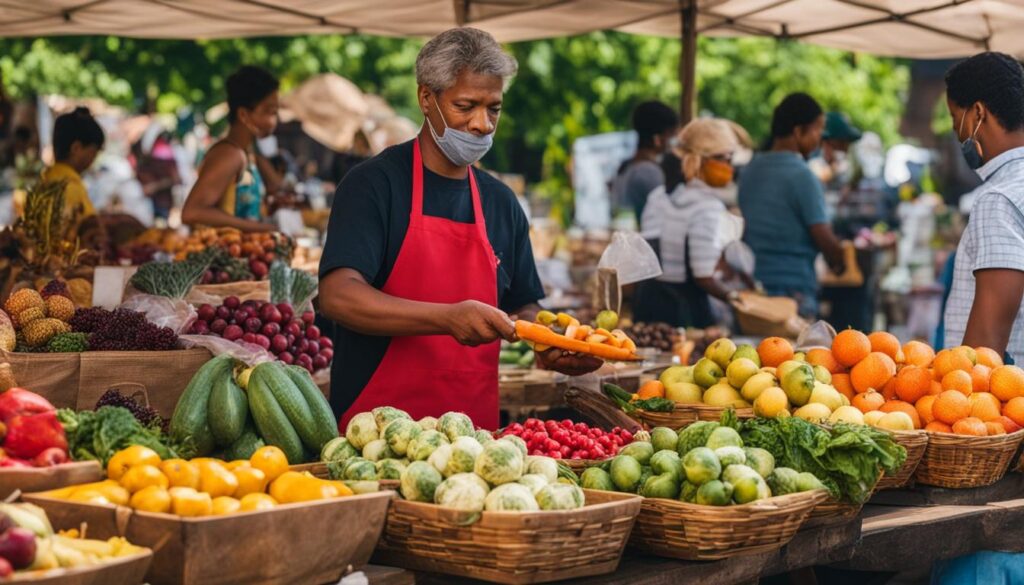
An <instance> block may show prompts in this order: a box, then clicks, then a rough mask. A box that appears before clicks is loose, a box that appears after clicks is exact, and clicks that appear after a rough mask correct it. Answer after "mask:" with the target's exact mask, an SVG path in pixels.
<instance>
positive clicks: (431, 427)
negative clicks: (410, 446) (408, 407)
mask: <svg viewBox="0 0 1024 585" xmlns="http://www.w3.org/2000/svg"><path fill="white" fill-rule="evenodd" d="M416 422H418V423H419V425H420V428H421V429H423V430H424V431H436V430H437V419H436V418H434V417H432V416H425V417H423V418H421V419H420V420H418V421H416Z"/></svg>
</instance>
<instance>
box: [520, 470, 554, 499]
mask: <svg viewBox="0 0 1024 585" xmlns="http://www.w3.org/2000/svg"><path fill="white" fill-rule="evenodd" d="M516 483H521V484H523V485H525V486H526V487H528V488H530V491H531V492H533V495H535V496H536V495H537V492H539V491H540V490H541V488H543V487H544V486H546V485H548V484H549V483H550V482H549V481H548V479H547V478H546V477H544V476H543V475H539V474H536V473H527V474H526V475H524V476H523V477H520V478H519V481H517V482H516Z"/></svg>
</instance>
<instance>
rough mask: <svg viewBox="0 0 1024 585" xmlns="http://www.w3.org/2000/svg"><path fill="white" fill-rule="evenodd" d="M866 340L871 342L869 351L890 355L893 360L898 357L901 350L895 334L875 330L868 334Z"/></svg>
mask: <svg viewBox="0 0 1024 585" xmlns="http://www.w3.org/2000/svg"><path fill="white" fill-rule="evenodd" d="M868 341H869V342H871V351H877V352H879V353H884V354H885V355H887V356H889V357H891V358H892V359H893V361H897V359H898V358H900V354H901V353H902V352H903V349H902V348H900V340H899V339H896V336H895V335H893V334H892V333H887V332H885V331H875V332H874V333H872V334H871V335H868ZM904 357H905V356H904ZM899 361H902V359H899Z"/></svg>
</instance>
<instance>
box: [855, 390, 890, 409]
mask: <svg viewBox="0 0 1024 585" xmlns="http://www.w3.org/2000/svg"><path fill="white" fill-rule="evenodd" d="M883 404H885V398H883V397H882V395H881V394H879V393H878V392H875V391H873V390H872V391H870V392H864V393H862V394H858V395H856V396H854V397H853V400H851V401H850V405H851V406H853V407H854V408H857V409H858V410H860V411H861V412H871V411H872V410H878V409H879V408H881V407H882V405H883Z"/></svg>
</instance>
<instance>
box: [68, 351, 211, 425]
mask: <svg viewBox="0 0 1024 585" xmlns="http://www.w3.org/2000/svg"><path fill="white" fill-rule="evenodd" d="M81 356H82V357H81V369H80V373H79V382H78V396H77V401H76V404H75V406H74V408H76V409H77V410H92V409H93V408H94V407H95V406H96V401H97V400H99V398H100V396H102V395H103V393H104V392H106V391H107V390H108V389H110V388H117V387H118V386H119V385H125V386H128V387H126V388H125V389H124V390H125V392H124V393H125V394H128V395H131V394H132V393H133V392H135V391H136V390H137V389H138V388H139V386H142V387H144V388H145V395H146V398H147V399H148V400H149V405H150V406H152V407H153V408H155V409H156V410H157V412H159V413H160V416H162V417H164V418H170V417H171V415H172V414H174V408H175V407H176V406H177V405H178V399H179V398H180V397H181V394H182V392H184V391H185V387H186V386H188V383H189V381H191V380H192V376H194V375H195V373H196V372H197V371H199V368H201V367H202V366H203V364H205V363H206V362H208V361H210V359H211V358H212V357H213V356H212V355H211V354H210V352H209V351H208V350H206V349H204V348H201V347H197V348H191V349H183V350H174V351H95V352H91V351H90V352H85V353H83V354H81Z"/></svg>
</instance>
